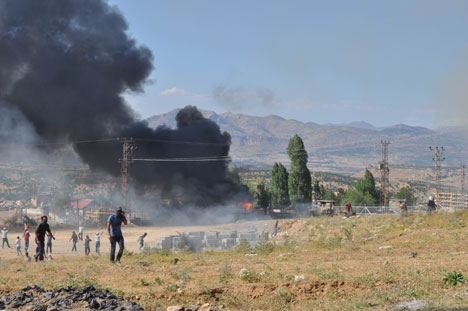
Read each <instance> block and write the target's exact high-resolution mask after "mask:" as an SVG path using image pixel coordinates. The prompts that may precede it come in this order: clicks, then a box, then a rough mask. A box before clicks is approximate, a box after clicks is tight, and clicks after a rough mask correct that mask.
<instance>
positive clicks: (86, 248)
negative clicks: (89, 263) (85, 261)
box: [84, 235, 91, 256]
mask: <svg viewBox="0 0 468 311" xmlns="http://www.w3.org/2000/svg"><path fill="white" fill-rule="evenodd" d="M89 242H91V239H90V238H89V235H86V239H85V241H84V247H85V255H86V256H88V255H89V253H90V252H91V248H90V247H89Z"/></svg>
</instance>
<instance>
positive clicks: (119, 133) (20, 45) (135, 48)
mask: <svg viewBox="0 0 468 311" xmlns="http://www.w3.org/2000/svg"><path fill="white" fill-rule="evenodd" d="M127 29H128V25H127V23H126V21H125V19H124V17H123V16H122V14H121V12H120V11H119V10H118V9H117V8H116V7H114V6H111V5H109V4H108V3H107V1H104V0H1V1H0V106H3V107H4V108H6V109H15V110H17V111H19V112H21V113H22V114H23V115H24V117H25V118H26V119H27V120H28V121H29V122H30V123H31V124H32V126H33V128H34V130H35V131H36V133H37V134H38V135H39V136H40V137H41V138H42V139H43V140H45V141H47V142H55V141H63V140H65V141H69V142H73V141H83V140H96V139H101V138H109V137H134V138H138V139H139V140H138V141H137V145H138V147H139V149H138V150H137V151H136V153H135V157H137V158H174V157H176V158H188V157H207V156H209V157H219V156H227V155H228V153H229V146H230V136H229V134H227V133H221V131H220V129H219V127H218V125H217V124H215V123H214V122H212V121H210V120H208V119H206V118H204V117H203V116H202V114H201V113H200V112H199V111H198V110H197V109H196V108H195V107H186V108H184V109H182V110H181V111H180V112H179V114H178V115H177V124H178V128H177V129H175V130H174V129H169V128H165V127H161V128H158V129H156V130H154V129H151V128H149V127H148V125H147V124H146V123H145V122H142V121H137V120H136V118H135V116H134V113H133V111H132V110H131V109H130V108H129V106H128V105H127V104H126V103H125V101H124V99H123V97H122V94H123V93H124V92H127V91H133V92H140V91H142V90H143V86H144V84H145V83H146V82H147V80H148V76H149V74H150V73H151V71H152V69H153V55H152V53H151V51H150V50H149V49H148V48H146V47H144V46H139V45H137V43H136V42H135V40H134V39H132V38H131V37H129V35H128V34H127ZM167 140H170V141H171V142H169V143H168V142H165V141H167ZM74 149H75V151H76V152H77V153H78V155H79V156H80V157H81V159H82V160H83V161H84V162H85V163H87V164H88V165H89V167H90V168H92V169H101V170H105V171H107V172H109V173H110V174H112V175H114V176H118V175H119V174H120V166H119V164H118V162H117V159H118V158H120V157H121V153H122V146H121V145H120V144H119V143H117V142H99V143H88V144H85V143H82V144H74ZM227 165H228V163H227V162H225V161H213V162H141V163H140V162H138V163H135V164H134V165H133V166H132V167H131V172H132V176H133V180H134V182H135V183H136V184H138V185H139V186H140V189H142V188H145V187H149V186H157V187H158V189H160V191H161V193H162V195H163V197H168V198H176V199H178V200H180V201H182V202H183V203H193V204H196V205H205V206H206V205H211V204H215V203H219V202H222V201H224V200H226V199H227V198H229V197H232V195H234V194H235V193H237V191H239V188H238V186H237V185H236V183H234V182H232V181H231V180H230V179H229V178H228V176H227V175H228V173H227V172H228V170H227Z"/></svg>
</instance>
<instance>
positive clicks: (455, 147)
mask: <svg viewBox="0 0 468 311" xmlns="http://www.w3.org/2000/svg"><path fill="white" fill-rule="evenodd" d="M177 112H178V110H172V111H170V112H168V113H165V114H162V115H155V116H153V117H150V118H148V119H147V121H148V122H149V124H150V125H151V126H153V127H157V126H160V125H163V124H166V125H167V126H170V127H175V121H174V118H175V115H176V114H177ZM202 112H203V114H204V115H205V116H206V117H208V118H210V119H211V120H213V121H215V122H217V123H218V124H219V125H220V127H221V129H222V130H224V131H227V132H229V133H230V134H231V136H232V148H231V155H232V157H233V160H234V161H236V162H242V163H244V164H267V165H271V164H272V163H274V162H275V161H281V162H283V163H285V164H288V162H289V161H288V156H287V154H286V152H285V149H286V146H287V144H288V141H289V138H290V137H291V136H293V135H294V134H295V133H297V134H299V135H300V136H301V137H302V138H303V140H304V142H305V145H306V149H307V151H308V152H309V157H310V166H311V168H313V169H314V170H320V171H330V172H338V173H347V174H349V173H355V172H357V171H360V170H362V169H363V168H364V167H367V166H369V165H376V164H377V162H378V161H380V158H381V145H380V141H381V140H389V141H391V145H390V147H389V153H390V165H392V163H394V164H398V165H417V166H430V165H432V153H431V151H430V150H429V149H428V146H430V145H443V146H445V148H446V153H445V156H446V161H445V162H444V165H448V166H459V165H461V164H464V163H465V162H464V161H465V158H466V155H467V154H468V144H467V141H468V130H466V129H465V130H464V129H460V128H445V129H440V130H437V131H434V130H430V129H427V128H424V127H414V126H408V125H404V124H398V125H394V126H391V127H386V128H375V127H373V126H372V125H370V124H367V123H365V122H352V123H349V124H342V125H332V124H327V125H319V124H315V123H312V122H308V123H304V122H299V121H296V120H286V119H284V118H281V117H279V116H275V115H271V116H267V117H256V116H248V115H243V114H236V113H230V112H228V113H223V114H217V113H215V112H213V111H202Z"/></svg>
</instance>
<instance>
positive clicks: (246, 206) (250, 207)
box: [239, 202, 254, 213]
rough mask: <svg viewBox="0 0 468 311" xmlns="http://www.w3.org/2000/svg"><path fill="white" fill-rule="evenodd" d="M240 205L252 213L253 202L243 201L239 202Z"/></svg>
mask: <svg viewBox="0 0 468 311" xmlns="http://www.w3.org/2000/svg"><path fill="white" fill-rule="evenodd" d="M239 206H240V207H241V208H243V209H245V210H246V211H247V212H249V213H251V212H252V210H253V208H254V207H253V204H252V203H249V202H241V203H239Z"/></svg>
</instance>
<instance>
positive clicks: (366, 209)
mask: <svg viewBox="0 0 468 311" xmlns="http://www.w3.org/2000/svg"><path fill="white" fill-rule="evenodd" d="M334 208H335V213H337V214H345V213H346V206H335V207H334ZM426 211H427V206H426V205H414V206H408V213H410V214H415V213H419V212H426ZM353 212H354V213H356V214H357V215H374V214H400V210H399V209H395V208H390V207H388V206H353Z"/></svg>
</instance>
